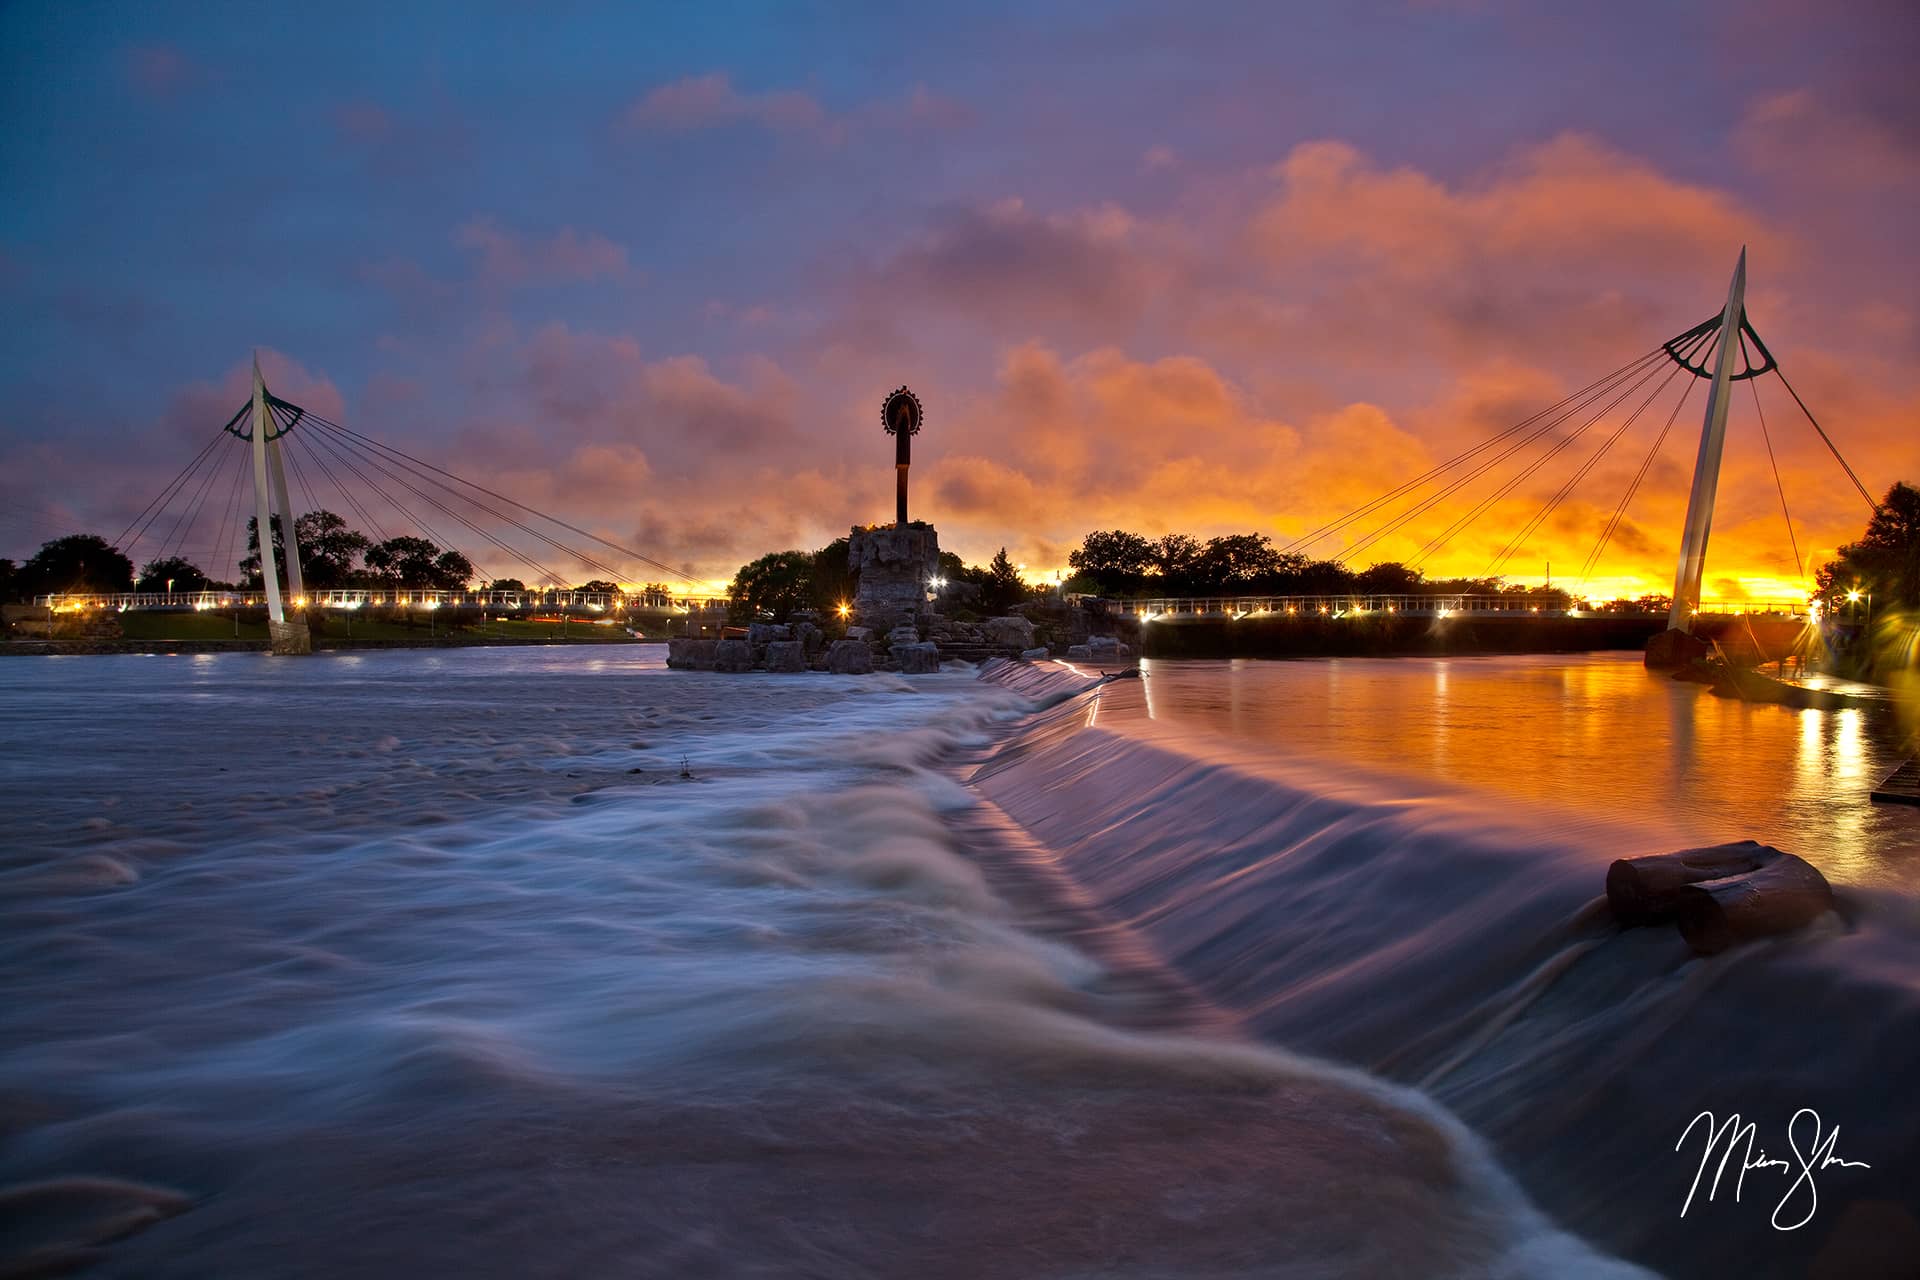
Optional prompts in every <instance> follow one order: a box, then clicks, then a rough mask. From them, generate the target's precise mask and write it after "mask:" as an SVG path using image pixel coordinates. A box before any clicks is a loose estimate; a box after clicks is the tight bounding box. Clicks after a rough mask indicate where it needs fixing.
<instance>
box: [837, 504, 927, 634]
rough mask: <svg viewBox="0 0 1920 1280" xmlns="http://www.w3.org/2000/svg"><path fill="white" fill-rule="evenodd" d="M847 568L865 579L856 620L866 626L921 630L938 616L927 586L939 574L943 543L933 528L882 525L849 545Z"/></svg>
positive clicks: (861, 533) (855, 599)
mask: <svg viewBox="0 0 1920 1280" xmlns="http://www.w3.org/2000/svg"><path fill="white" fill-rule="evenodd" d="M847 567H848V569H850V570H851V571H852V572H853V573H854V574H856V575H857V576H858V577H859V580H860V586H859V588H858V590H856V591H855V592H854V597H853V616H854V620H855V621H856V622H857V623H859V624H860V625H861V626H866V627H873V628H875V629H876V630H880V631H891V630H892V629H893V628H895V627H897V626H900V625H902V624H911V625H916V626H917V625H919V624H920V623H923V622H924V621H925V620H926V619H927V617H928V616H929V615H930V614H931V613H932V611H933V609H932V605H931V604H930V603H929V601H928V599H927V582H928V581H929V580H930V579H931V578H933V577H934V575H935V574H937V573H938V572H939V568H940V538H939V535H938V534H937V533H935V532H934V529H933V526H932V525H927V524H919V523H914V524H903V525H894V524H886V525H876V526H875V527H873V528H871V529H855V530H854V531H853V532H852V534H851V535H849V537H848V540H847Z"/></svg>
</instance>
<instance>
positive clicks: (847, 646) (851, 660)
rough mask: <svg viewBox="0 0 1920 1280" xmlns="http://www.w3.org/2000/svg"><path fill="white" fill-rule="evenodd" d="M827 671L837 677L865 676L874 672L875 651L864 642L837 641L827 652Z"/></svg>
mask: <svg viewBox="0 0 1920 1280" xmlns="http://www.w3.org/2000/svg"><path fill="white" fill-rule="evenodd" d="M827 670H829V671H831V672H833V674H835V675H837V676H864V675H866V674H867V673H868V672H870V671H872V670H873V650H871V649H869V648H867V645H866V642H865V641H864V640H835V641H834V642H833V647H832V648H831V649H828V650H827Z"/></svg>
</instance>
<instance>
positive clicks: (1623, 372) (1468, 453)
mask: <svg viewBox="0 0 1920 1280" xmlns="http://www.w3.org/2000/svg"><path fill="white" fill-rule="evenodd" d="M1665 354H1666V352H1665V348H1661V347H1656V348H1655V349H1654V350H1652V351H1650V352H1648V353H1647V354H1646V355H1643V356H1641V357H1640V358H1639V359H1637V360H1631V361H1628V362H1627V363H1626V364H1624V365H1622V366H1621V367H1620V368H1618V369H1615V370H1614V371H1613V372H1612V373H1609V374H1607V375H1606V376H1604V377H1602V378H1598V379H1596V380H1594V381H1593V382H1590V383H1588V384H1587V385H1586V386H1584V387H1582V388H1580V389H1579V390H1578V391H1575V392H1574V393H1572V394H1571V395H1569V396H1566V397H1565V398H1564V399H1561V400H1558V401H1556V402H1555V403H1553V404H1551V405H1548V406H1547V407H1546V408H1545V409H1542V410H1540V411H1539V412H1538V413H1536V414H1533V415H1532V416H1531V417H1528V418H1523V419H1521V420H1520V421H1519V422H1517V423H1515V424H1514V425H1513V426H1511V427H1508V428H1507V429H1506V430H1505V431H1502V432H1500V433H1499V434H1498V435H1495V436H1491V437H1489V438H1488V439H1486V440H1483V441H1481V442H1480V443H1479V444H1477V445H1474V446H1473V447H1472V448H1470V449H1467V450H1465V451H1464V452H1462V453H1457V454H1455V455H1454V456H1453V457H1451V458H1449V459H1447V460H1446V461H1445V462H1442V463H1440V464H1438V465H1436V466H1434V467H1432V468H1430V469H1429V470H1427V471H1426V472H1424V473H1422V474H1421V475H1418V476H1415V477H1414V478H1413V479H1411V480H1408V481H1406V482H1405V483H1404V484H1401V485H1400V486H1399V487H1397V488H1395V489H1391V490H1389V491H1388V492H1386V493H1383V494H1381V495H1380V496H1379V497H1377V498H1374V499H1372V500H1371V501H1369V502H1367V503H1365V504H1364V505H1362V506H1360V507H1358V508H1355V509H1354V510H1353V511H1350V512H1348V513H1347V514H1346V515H1344V516H1341V517H1339V518H1338V519H1336V520H1331V521H1328V522H1327V523H1326V524H1323V525H1321V526H1320V527H1319V528H1318V529H1315V530H1313V531H1312V532H1311V533H1307V534H1304V535H1302V536H1301V537H1298V538H1295V539H1294V540H1293V541H1292V542H1290V543H1288V544H1286V545H1285V546H1283V547H1282V548H1280V550H1281V551H1282V552H1283V553H1295V552H1299V551H1301V550H1303V549H1304V548H1306V547H1308V546H1311V545H1312V544H1313V543H1315V542H1318V541H1319V540H1320V539H1321V538H1323V537H1325V536H1327V535H1328V534H1330V533H1338V532H1339V531H1340V530H1341V529H1344V528H1345V527H1346V526H1347V525H1349V524H1351V523H1353V522H1354V521H1355V520H1359V519H1361V518H1363V517H1365V516H1368V515H1370V514H1372V513H1373V512H1375V511H1377V510H1379V509H1380V508H1381V507H1383V506H1385V505H1386V504H1387V503H1390V502H1392V501H1393V500H1394V499H1395V498H1398V497H1401V496H1403V495H1405V494H1407V493H1410V492H1412V491H1413V490H1415V489H1418V488H1419V487H1420V486H1421V485H1423V484H1425V483H1427V481H1429V480H1432V479H1434V478H1435V477H1437V476H1440V475H1442V474H1444V473H1446V472H1448V471H1450V470H1452V469H1453V468H1454V467H1456V466H1459V465H1460V464H1461V463H1462V462H1465V461H1466V460H1467V459H1468V458H1471V457H1473V456H1474V455H1475V454H1477V453H1481V452H1483V451H1485V450H1487V449H1490V448H1492V447H1493V446H1494V445H1496V444H1499V443H1500V442H1501V441H1502V440H1505V439H1506V438H1507V437H1509V436H1511V435H1513V434H1515V433H1516V432H1519V431H1521V430H1524V429H1525V428H1526V427H1528V426H1530V425H1532V424H1533V423H1534V422H1537V421H1538V420H1540V419H1541V418H1544V417H1546V416H1548V415H1549V414H1552V413H1555V412H1557V411H1558V410H1559V409H1560V408H1561V406H1563V405H1566V404H1569V403H1571V402H1573V401H1575V400H1578V399H1580V398H1581V397H1582V396H1585V395H1586V394H1587V393H1588V392H1590V391H1593V390H1594V389H1595V388H1597V387H1600V386H1602V385H1603V384H1606V383H1609V382H1612V381H1613V380H1614V379H1616V378H1619V377H1623V376H1628V375H1630V374H1631V372H1632V371H1634V370H1635V368H1636V367H1637V366H1640V365H1644V364H1646V363H1648V362H1649V361H1654V360H1658V359H1660V358H1661V357H1662V356H1664V355H1665Z"/></svg>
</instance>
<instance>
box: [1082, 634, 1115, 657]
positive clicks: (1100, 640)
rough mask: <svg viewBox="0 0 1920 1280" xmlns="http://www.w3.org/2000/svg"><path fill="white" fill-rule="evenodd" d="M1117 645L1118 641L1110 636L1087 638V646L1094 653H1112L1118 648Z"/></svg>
mask: <svg viewBox="0 0 1920 1280" xmlns="http://www.w3.org/2000/svg"><path fill="white" fill-rule="evenodd" d="M1119 646H1120V642H1119V641H1118V640H1116V639H1114V638H1113V637H1112V636H1089V637H1088V638H1087V648H1089V649H1091V650H1093V651H1094V653H1095V654H1102V653H1112V652H1113V651H1114V650H1115V649H1117V648H1119Z"/></svg>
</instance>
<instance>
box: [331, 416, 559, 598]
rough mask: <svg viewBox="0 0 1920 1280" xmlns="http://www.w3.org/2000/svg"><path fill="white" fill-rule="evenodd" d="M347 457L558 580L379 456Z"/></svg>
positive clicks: (339, 444) (345, 443) (341, 443)
mask: <svg viewBox="0 0 1920 1280" xmlns="http://www.w3.org/2000/svg"><path fill="white" fill-rule="evenodd" d="M316 425H318V423H317V422H316ZM335 444H336V447H338V448H340V449H341V450H342V451H343V452H347V451H349V449H350V444H351V442H349V441H346V440H344V439H341V440H337V441H335ZM362 455H364V456H362ZM349 456H354V457H359V458H360V460H361V461H363V462H365V463H366V464H367V465H368V466H371V467H374V468H377V469H378V470H379V471H380V473H381V474H382V475H384V476H386V477H387V478H388V479H390V480H393V481H394V482H395V483H397V484H400V485H403V486H405V487H406V488H407V489H408V490H410V491H411V492H413V493H414V494H416V495H417V496H419V497H420V498H421V499H422V500H423V501H425V502H428V503H430V504H432V505H433V506H434V507H435V508H436V509H437V510H439V511H442V512H444V513H446V514H447V515H448V516H451V517H452V518H453V519H455V520H458V521H459V522H460V523H461V524H463V525H465V526H466V527H467V528H468V529H471V530H472V531H473V532H474V533H476V534H478V535H479V536H480V537H482V538H484V539H486V540H487V541H488V542H490V543H492V544H493V545H494V546H495V547H498V548H499V549H500V550H501V551H503V552H505V553H506V554H507V555H508V556H510V557H512V558H513V559H515V560H519V561H521V562H522V563H524V564H527V565H529V566H531V567H532V568H533V569H534V570H536V571H537V572H539V573H540V574H542V575H544V576H545V577H547V578H548V579H551V580H554V581H558V580H559V575H558V574H556V573H554V572H553V571H552V570H551V569H549V568H547V567H546V566H545V565H543V564H541V563H540V562H539V561H538V560H535V559H534V558H533V557H532V556H530V555H528V554H527V553H526V552H524V551H522V550H520V549H519V548H517V547H515V546H513V545H511V544H509V543H507V542H504V541H502V540H501V539H500V538H498V537H495V536H494V535H493V534H492V533H490V532H489V531H487V530H486V529H483V528H481V527H480V526H479V525H477V524H475V523H474V522H473V521H471V520H469V519H468V518H467V517H466V516H464V515H462V514H460V513H459V512H458V511H455V510H454V509H452V508H451V507H448V506H447V505H446V504H445V503H442V502H440V501H439V500H438V499H436V498H435V497H434V496H433V495H432V494H430V493H428V492H426V491H425V490H423V489H421V488H420V487H419V486H418V485H415V484H413V483H412V482H411V481H410V480H409V478H408V476H407V475H406V474H404V473H402V472H400V471H398V470H395V469H393V468H392V467H390V466H388V465H386V464H385V462H384V460H382V459H381V458H380V456H379V455H377V454H373V453H371V452H369V451H366V450H359V451H358V452H353V453H350V454H349ZM473 505H478V504H473ZM482 510H484V508H482ZM488 514H493V513H491V512H489V513H488ZM561 549H562V550H563V551H565V550H566V549H565V548H561ZM568 554H574V553H571V552H569V553H568ZM477 567H478V566H476V568H477ZM488 576H489V577H495V576H498V575H488Z"/></svg>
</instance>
